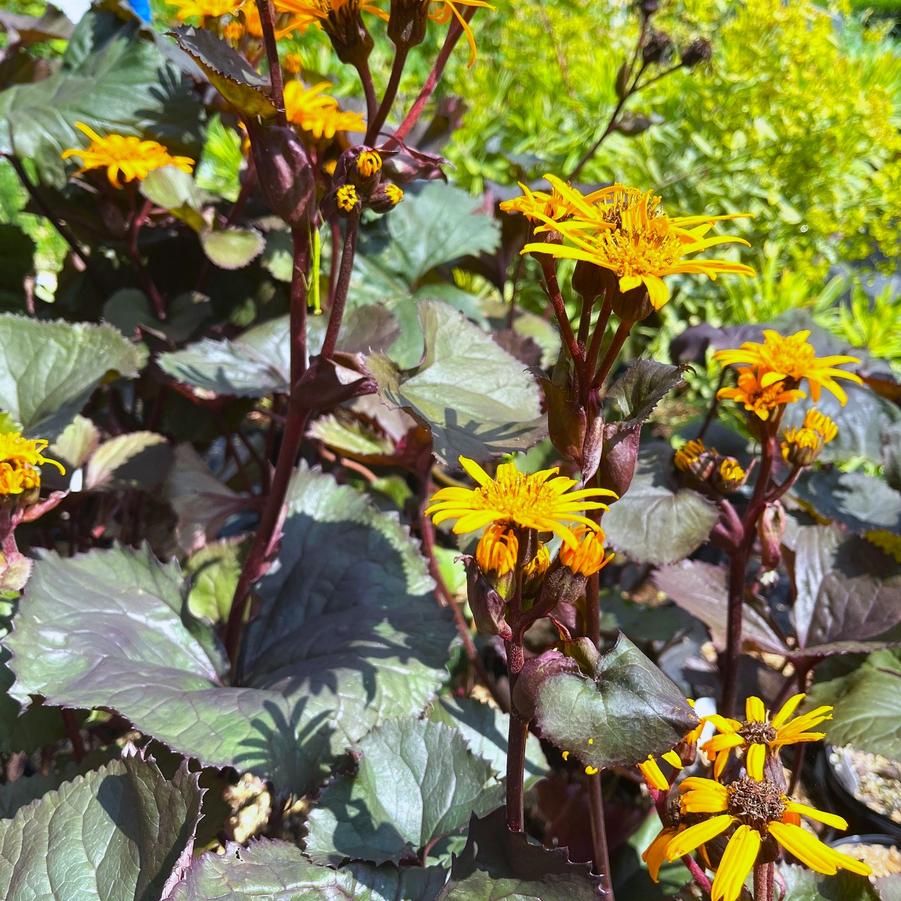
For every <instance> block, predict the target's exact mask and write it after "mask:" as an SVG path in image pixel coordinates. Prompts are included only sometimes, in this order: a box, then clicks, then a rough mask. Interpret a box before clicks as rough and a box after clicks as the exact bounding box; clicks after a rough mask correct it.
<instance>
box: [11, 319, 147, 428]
mask: <svg viewBox="0 0 901 901" xmlns="http://www.w3.org/2000/svg"><path fill="white" fill-rule="evenodd" d="M142 363H143V354H142V352H141V350H140V349H139V348H137V347H135V346H134V345H133V344H131V343H130V342H129V341H127V340H126V339H125V338H124V337H123V336H122V334H121V333H120V332H118V331H117V330H116V329H114V328H113V327H112V326H109V325H91V324H89V323H81V322H79V323H74V324H73V323H69V322H38V321H37V320H35V319H28V318H26V317H24V316H11V315H5V316H0V410H4V411H6V412H8V413H10V414H11V415H12V416H13V418H14V419H16V420H17V421H18V422H19V423H21V425H22V426H23V428H24V430H25V431H26V432H28V433H29V434H32V435H40V436H41V437H43V438H51V439H52V438H54V437H56V435H58V434H59V433H60V432H61V431H62V430H63V429H64V428H65V426H66V425H67V424H68V423H69V422H71V421H72V419H73V418H74V416H75V414H76V413H78V411H79V410H81V408H82V407H83V406H84V404H85V403H86V402H87V400H88V398H89V397H90V395H91V392H92V391H93V390H94V388H96V387H97V385H98V384H99V382H100V380H101V379H102V378H103V377H104V376H105V375H106V374H107V373H108V372H111V371H112V372H116V373H119V374H121V375H125V376H132V375H135V374H136V373H137V371H138V370H139V369H140V367H141V365H142Z"/></svg>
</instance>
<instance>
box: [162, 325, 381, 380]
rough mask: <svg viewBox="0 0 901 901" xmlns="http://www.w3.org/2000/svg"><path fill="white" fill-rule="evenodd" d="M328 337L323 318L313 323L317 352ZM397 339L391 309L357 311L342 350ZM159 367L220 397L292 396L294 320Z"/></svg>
mask: <svg viewBox="0 0 901 901" xmlns="http://www.w3.org/2000/svg"><path fill="white" fill-rule="evenodd" d="M324 333H325V324H324V322H323V320H322V319H321V318H316V319H313V320H312V321H311V322H310V324H309V336H308V345H309V347H308V349H309V352H310V353H311V354H315V353H318V352H319V349H320V348H321V346H322V339H323V335H324ZM395 335H396V327H395V324H394V318H393V316H392V315H391V313H389V312H388V311H387V310H373V309H367V310H365V311H364V310H352V311H350V312H349V313H348V315H347V316H346V317H345V320H344V323H343V326H342V329H341V337H340V338H339V340H338V349H339V350H341V351H344V352H346V353H358V352H365V351H369V350H370V349H375V350H381V349H382V348H384V347H386V346H387V345H388V344H390V342H391V341H392V340H393V339H394V336H395ZM159 364H160V367H161V368H162V369H163V371H164V372H166V373H167V374H168V375H170V376H172V378H174V379H177V380H178V381H180V382H183V383H184V384H186V385H191V386H192V387H194V388H197V389H200V390H202V391H211V392H213V393H214V394H224V395H230V396H233V397H265V396H266V395H268V394H284V393H287V391H288V380H289V378H290V371H291V329H290V323H289V320H288V317H287V316H280V317H279V318H278V319H272V320H270V321H269V322H264V323H262V324H260V325H257V326H254V327H253V328H251V329H248V330H247V331H246V332H245V333H244V334H243V335H241V336H240V337H239V338H234V339H233V340H231V341H214V340H212V339H209V338H205V339H203V340H202V341H198V342H196V343H195V344H190V345H188V346H187V347H186V348H184V349H183V350H179V351H174V352H172V353H164V354H160V356H159Z"/></svg>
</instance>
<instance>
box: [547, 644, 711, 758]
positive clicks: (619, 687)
mask: <svg viewBox="0 0 901 901" xmlns="http://www.w3.org/2000/svg"><path fill="white" fill-rule="evenodd" d="M535 719H536V721H537V723H538V726H539V727H540V728H541V734H542V736H543V737H544V738H546V739H547V740H548V741H551V742H553V743H554V745H556V746H557V747H558V748H560V749H561V750H564V751H570V752H572V753H573V754H574V755H575V756H577V757H578V758H579V760H580V761H582V763H584V764H585V765H586V766H592V767H597V768H598V769H602V768H603V767H607V766H615V765H620V766H631V765H632V764H635V763H638V762H639V761H641V760H644V759H645V758H646V757H647V756H648V755H649V754H663V753H664V752H666V751H669V750H671V749H672V748H674V747H675V746H676V745H677V744H678V743H679V742H680V741H681V739H682V738H683V736H684V735H685V734H686V733H687V732H689V731H690V730H691V729H693V728H694V727H695V726H696V725H697V721H698V720H697V717H696V716H695V715H694V713H693V712H692V709H691V707H689V706H688V704H687V703H686V702H685V696H684V695H683V694H682V693H681V692H680V691H679V689H678V688H677V687H676V686H675V685H674V684H673V682H672V681H671V680H670V679H669V678H667V677H666V676H665V675H664V674H663V673H662V672H661V671H660V670H659V669H658V668H657V667H656V666H654V664H653V663H651V661H650V660H648V658H647V657H645V655H644V654H642V653H641V651H639V650H638V648H636V647H635V645H634V644H632V642H631V641H629V639H628V638H626V637H625V635H620V637H619V639H618V640H617V642H616V645H615V646H614V648H613V649H612V650H611V651H610V652H609V653H607V654H604V655H603V656H601V657H600V659H599V661H598V664H597V669H596V671H595V673H594V675H593V677H589V676H583V675H578V674H573V673H567V672H558V673H555V674H553V675H549V676H548V677H547V678H545V679H544V680H543V681H542V682H541V684H540V685H539V686H538V689H537V693H536V703H535Z"/></svg>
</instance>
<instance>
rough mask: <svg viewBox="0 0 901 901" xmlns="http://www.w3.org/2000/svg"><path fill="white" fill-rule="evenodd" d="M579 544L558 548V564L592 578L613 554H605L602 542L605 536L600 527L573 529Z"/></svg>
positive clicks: (605, 538) (578, 527)
mask: <svg viewBox="0 0 901 901" xmlns="http://www.w3.org/2000/svg"><path fill="white" fill-rule="evenodd" d="M573 534H574V535H575V536H576V539H577V540H578V542H579V544H578V545H577V546H576V547H574V548H573V547H570V546H569V545H566V544H564V545H563V547H561V548H560V562H561V563H562V564H563V565H564V566H565V567H566V568H567V569H570V570H572V571H573V572H574V573H578V574H579V575H583V576H593V575H594V574H595V573H596V572H600V571H601V570H602V569H603V568H604V567H605V566H606V565H607V564H608V563H609V562H610V561H611V560H612V559H613V553H612V552H611V553H609V554H608V553H606V551H605V548H604V542H605V541H606V540H607V536H606V535H604V530H603V529H602V528H600V526H596V527H595V528H591V529H589V528H588V527H587V526H577V527H576V528H575V529H573Z"/></svg>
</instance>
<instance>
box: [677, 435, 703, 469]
mask: <svg viewBox="0 0 901 901" xmlns="http://www.w3.org/2000/svg"><path fill="white" fill-rule="evenodd" d="M707 453H708V451H707V448H706V447H705V446H704V442H703V441H701V439H700V438H692V440H691V441H686V442H685V444H683V445H682V447H680V448H679V450H677V451H676V453H675V455H674V456H673V463H674V465H675V467H676V469H680V470H682V472H691V471H692V470H693V469H694V468H695V467H696V466H697V465H698V463H699V461H700V460H701V457H703V456H704V455H705V454H707Z"/></svg>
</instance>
